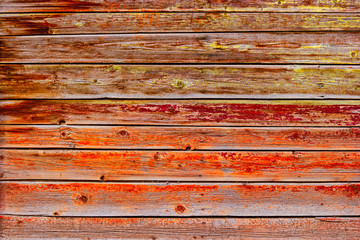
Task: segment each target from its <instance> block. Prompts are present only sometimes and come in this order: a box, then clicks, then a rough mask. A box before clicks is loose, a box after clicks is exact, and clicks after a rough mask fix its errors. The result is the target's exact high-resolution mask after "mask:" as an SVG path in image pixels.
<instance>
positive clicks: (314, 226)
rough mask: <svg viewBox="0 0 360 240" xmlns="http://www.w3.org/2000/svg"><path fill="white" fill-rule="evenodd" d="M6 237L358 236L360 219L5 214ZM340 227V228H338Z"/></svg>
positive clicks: (166, 239) (2, 219)
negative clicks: (26, 215) (83, 216)
mask: <svg viewBox="0 0 360 240" xmlns="http://www.w3.org/2000/svg"><path fill="white" fill-rule="evenodd" d="M0 224H2V225H3V226H4V229H3V231H2V236H3V237H4V238H5V239H14V240H18V239H19V240H20V239H39V238H41V239H43V238H44V239H59V238H66V239H126V240H128V239H152V240H173V239H186V240H190V239H191V240H194V239H231V240H235V239H320V238H324V239H349V240H350V239H357V238H358V236H360V219H359V218H339V217H331V218H329V217H320V218H291V219H289V218H276V219H274V218H201V219H200V218H177V219H176V218H58V217H56V218H53V217H22V216H3V217H0ZM334 229H336V230H335V231H334Z"/></svg>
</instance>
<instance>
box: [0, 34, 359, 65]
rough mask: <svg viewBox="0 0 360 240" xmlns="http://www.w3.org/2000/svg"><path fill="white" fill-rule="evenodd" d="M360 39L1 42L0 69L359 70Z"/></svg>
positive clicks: (125, 37) (174, 37)
mask: <svg viewBox="0 0 360 240" xmlns="http://www.w3.org/2000/svg"><path fill="white" fill-rule="evenodd" d="M359 38H360V32H348V33H342V34H339V33H302V32H299V33H255V32H251V33H209V34H205V33H194V34H122V35H117V34H110V35H81V36H78V35H75V36H17V37H13V36H7V37H4V36H3V37H0V49H2V51H1V52H0V63H152V64H154V63H294V64H296V63H314V64H320V63H324V64H330V63H336V64H358V63H360V54H359V49H360V42H359V41H358V40H359ZM44 45H46V47H44Z"/></svg>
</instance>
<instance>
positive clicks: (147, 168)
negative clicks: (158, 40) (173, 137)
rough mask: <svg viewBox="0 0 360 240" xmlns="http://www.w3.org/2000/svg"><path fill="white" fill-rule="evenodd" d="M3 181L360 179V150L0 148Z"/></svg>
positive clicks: (0, 174) (0, 176)
mask: <svg viewBox="0 0 360 240" xmlns="http://www.w3.org/2000/svg"><path fill="white" fill-rule="evenodd" d="M0 159H1V166H2V167H1V170H0V179H3V180H24V179H38V180H48V179H50V180H92V181H93V180H95V181H96V180H98V181H113V180H134V181H137V180H138V181H141V180H159V181H360V153H359V152H177V151H176V152H174V151H160V152H158V151H156V152H155V151H104V150H102V151H99V150H94V151H79V150H4V149H3V150H0Z"/></svg>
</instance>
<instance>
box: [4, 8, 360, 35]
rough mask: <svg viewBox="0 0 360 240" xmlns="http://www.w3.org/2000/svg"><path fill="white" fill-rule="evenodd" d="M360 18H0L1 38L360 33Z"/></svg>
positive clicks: (297, 15)
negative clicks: (44, 35) (136, 34)
mask: <svg viewBox="0 0 360 240" xmlns="http://www.w3.org/2000/svg"><path fill="white" fill-rule="evenodd" d="M359 22H360V15H359V14H352V15H349V14H341V13H336V14H316V15H314V14H311V13H306V14H305V13H291V14H288V13H286V14H281V13H93V14H87V13H57V14H51V13H50V14H6V15H5V14H4V15H0V26H1V29H0V35H33V34H35V35H37V34H40V35H42V34H85V33H86V34H89V33H96V34H98V33H129V32H155V33H156V32H216V31H217V32H219V31H343V30H345V31H359V30H360V24H359Z"/></svg>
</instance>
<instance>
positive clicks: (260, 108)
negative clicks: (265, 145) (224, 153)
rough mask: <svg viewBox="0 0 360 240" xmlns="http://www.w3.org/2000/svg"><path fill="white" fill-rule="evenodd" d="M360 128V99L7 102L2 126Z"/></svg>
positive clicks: (1, 107)
mask: <svg viewBox="0 0 360 240" xmlns="http://www.w3.org/2000/svg"><path fill="white" fill-rule="evenodd" d="M61 122H64V123H65V122H66V123H67V124H92V125H94V124H130V125H204V126H360V101H355V100H353V101H339V100H336V101H334V100H332V101H330V100H319V101H316V102H314V101H313V100H295V101H294V100H285V101H284V100H257V101H254V100H3V101H1V102H0V123H1V124H58V123H61Z"/></svg>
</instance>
